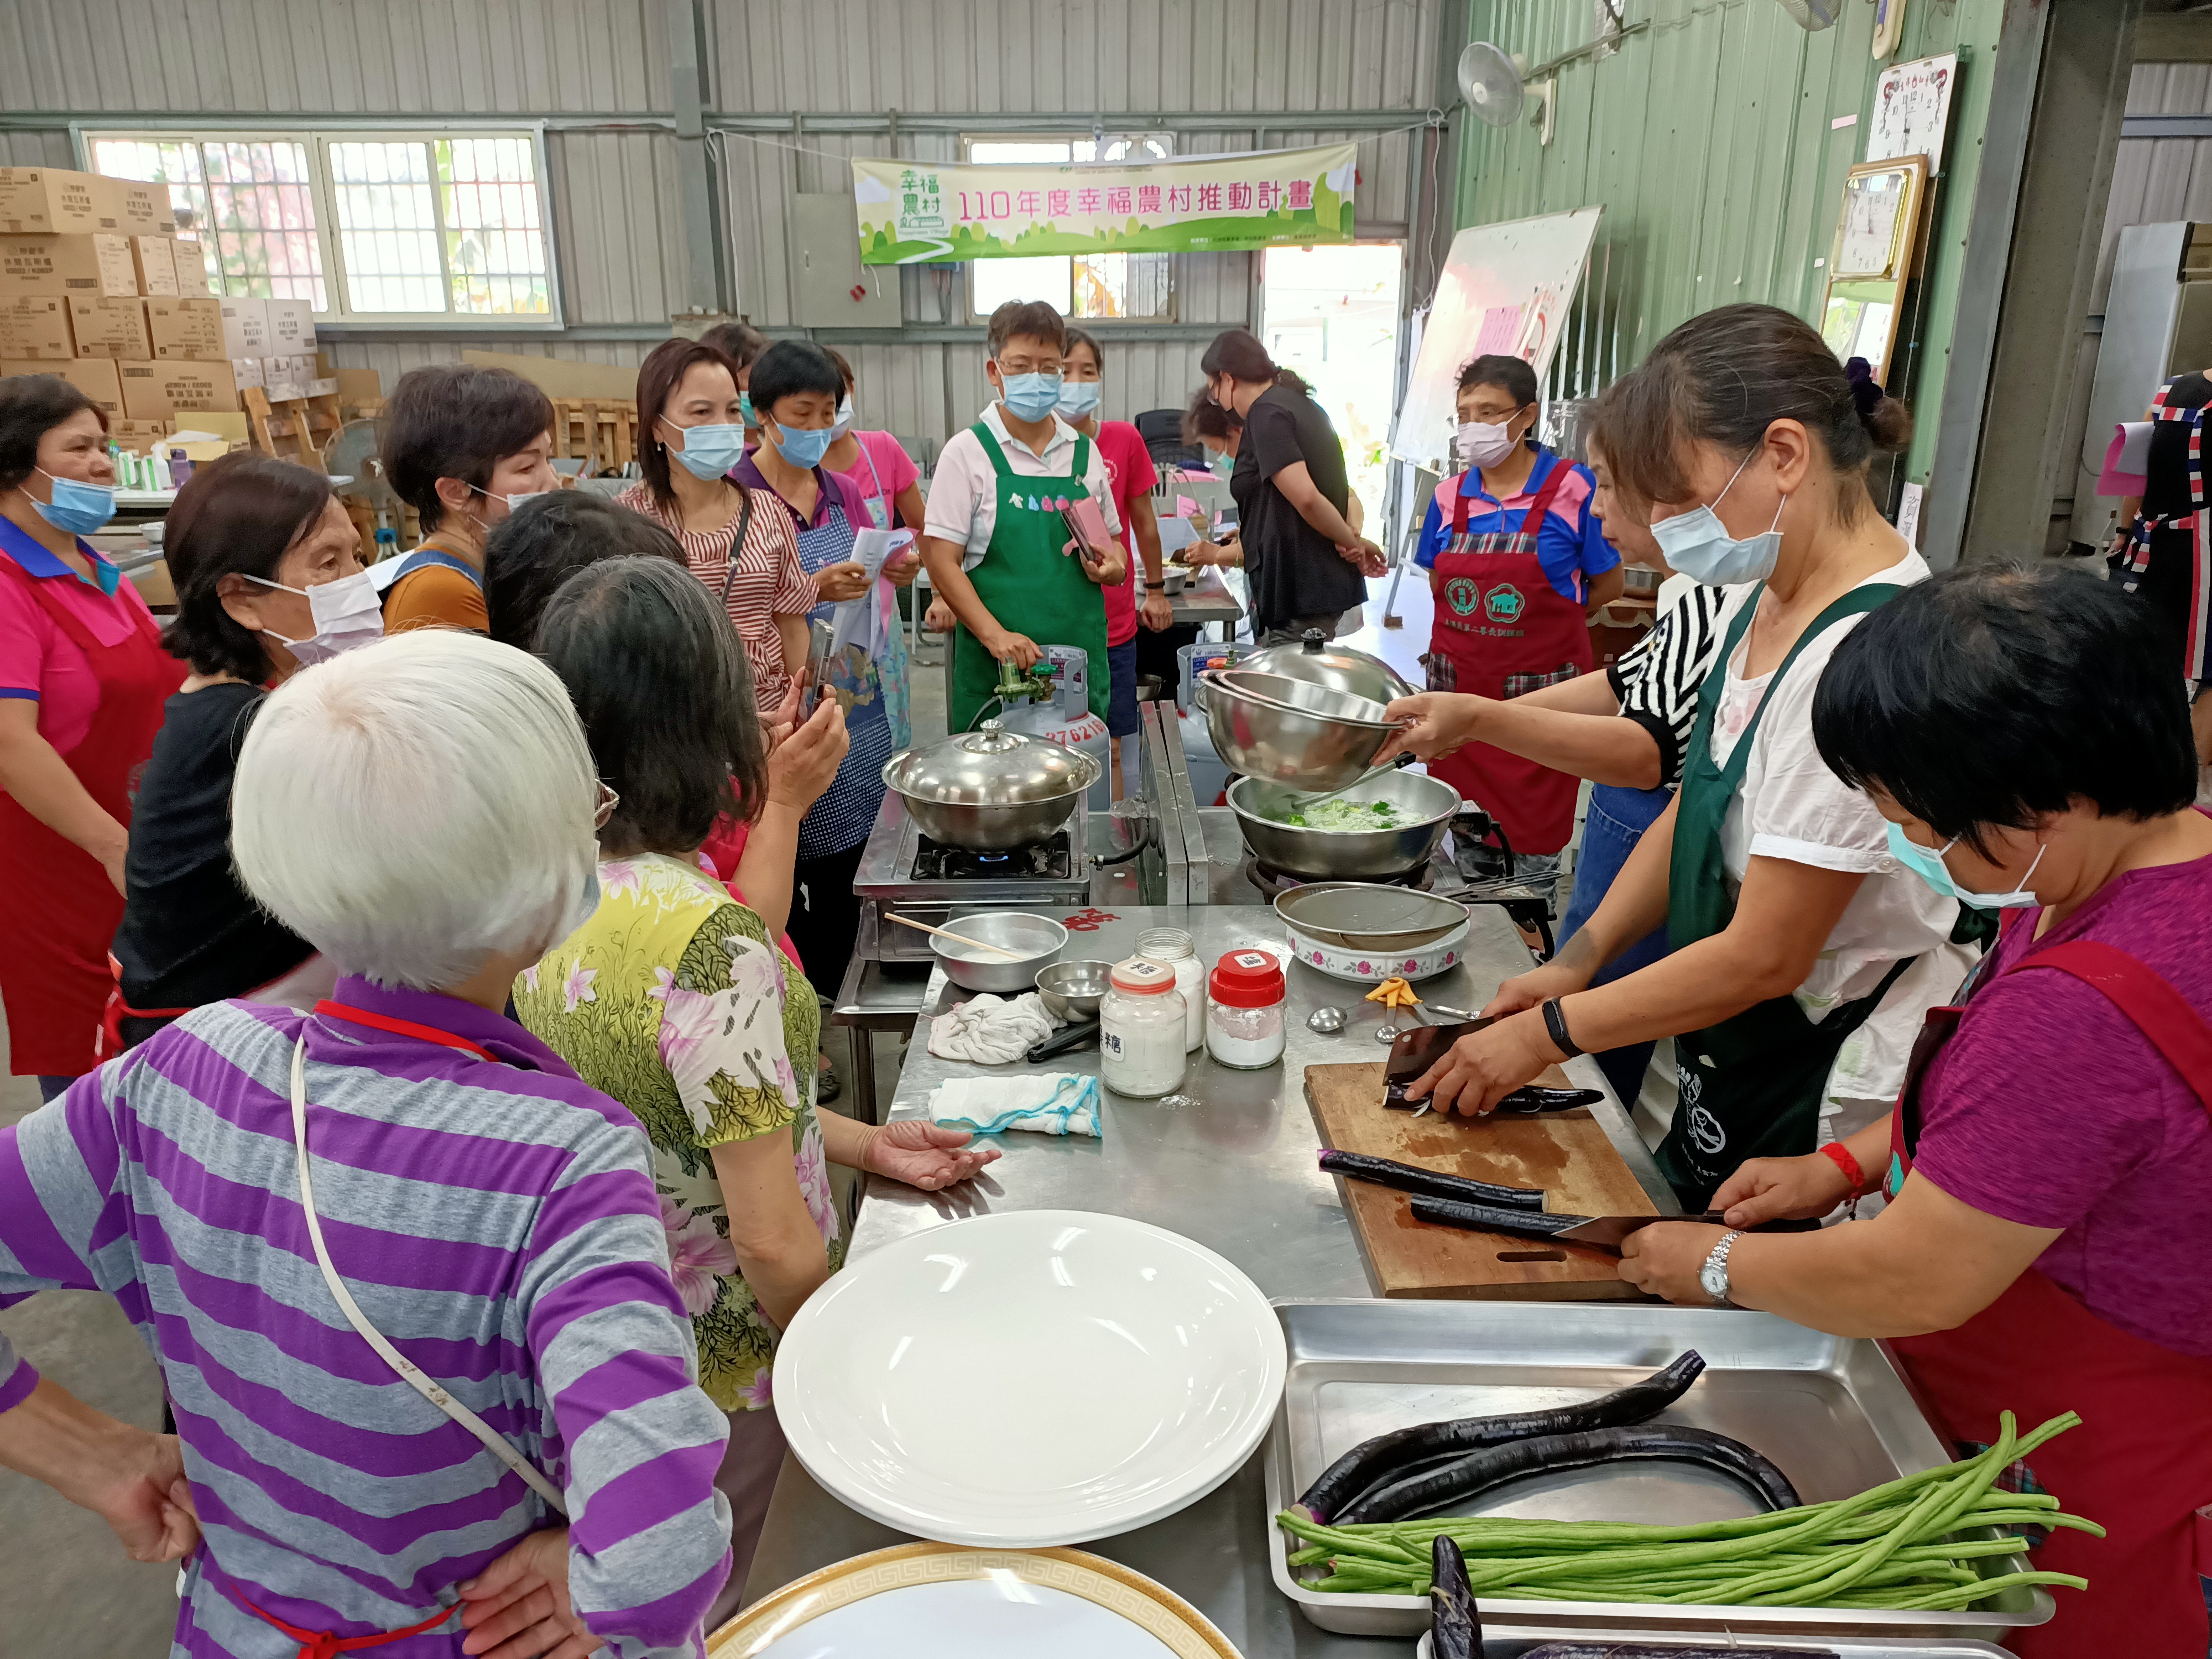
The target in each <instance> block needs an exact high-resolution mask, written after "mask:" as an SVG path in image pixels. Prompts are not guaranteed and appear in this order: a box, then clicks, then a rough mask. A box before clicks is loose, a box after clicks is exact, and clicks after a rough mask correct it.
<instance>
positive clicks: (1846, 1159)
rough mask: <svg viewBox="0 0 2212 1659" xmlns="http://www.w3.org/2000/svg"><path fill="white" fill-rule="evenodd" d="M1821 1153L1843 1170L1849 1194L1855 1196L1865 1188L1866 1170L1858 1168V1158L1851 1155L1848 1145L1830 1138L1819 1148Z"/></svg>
mask: <svg viewBox="0 0 2212 1659" xmlns="http://www.w3.org/2000/svg"><path fill="white" fill-rule="evenodd" d="M1820 1151H1821V1152H1822V1154H1823V1155H1824V1156H1826V1157H1828V1158H1833V1159H1834V1160H1835V1162H1836V1167H1837V1168H1838V1170H1842V1171H1843V1172H1844V1180H1846V1181H1848V1182H1850V1183H1851V1196H1852V1197H1853V1198H1857V1196H1858V1195H1859V1194H1862V1193H1863V1192H1865V1191H1866V1189H1867V1178H1866V1171H1865V1170H1862V1169H1861V1168H1859V1161H1858V1159H1857V1158H1853V1157H1852V1156H1851V1150H1850V1147H1848V1146H1844V1143H1843V1142H1842V1141H1840V1140H1832V1141H1830V1142H1829V1143H1828V1144H1827V1145H1826V1146H1823V1147H1821V1148H1820Z"/></svg>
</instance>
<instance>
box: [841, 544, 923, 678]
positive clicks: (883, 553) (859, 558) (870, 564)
mask: <svg viewBox="0 0 2212 1659" xmlns="http://www.w3.org/2000/svg"><path fill="white" fill-rule="evenodd" d="M913 541H914V532H912V531H911V530H856V531H854V532H853V557H854V561H855V562H858V563H859V564H860V568H862V569H864V570H866V572H867V573H868V591H867V592H865V593H863V594H861V595H860V598H859V599H847V600H846V601H845V602H844V603H843V604H842V605H839V606H838V607H837V608H836V610H835V611H832V612H831V613H830V638H829V648H830V649H831V650H832V651H836V652H842V651H843V650H845V649H846V648H847V647H848V646H857V647H860V650H861V651H862V652H863V653H865V654H866V656H867V658H868V659H869V660H870V661H873V660H874V659H876V658H878V657H880V656H881V655H883V653H884V642H885V641H887V640H889V639H890V635H891V630H892V629H895V628H896V627H897V626H898V593H897V592H896V589H895V588H893V586H891V582H890V578H889V577H887V576H885V575H884V566H885V565H886V564H888V563H890V561H891V560H893V559H895V558H896V557H897V556H899V555H900V554H902V553H904V552H905V551H906V550H907V549H908V547H909V546H910V545H911V544H913Z"/></svg>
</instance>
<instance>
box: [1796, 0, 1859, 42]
mask: <svg viewBox="0 0 2212 1659" xmlns="http://www.w3.org/2000/svg"><path fill="white" fill-rule="evenodd" d="M1781 6H1782V9H1783V10H1784V11H1786V12H1788V13H1789V14H1790V21H1791V22H1793V23H1795V24H1796V26H1797V27H1799V28H1801V29H1803V30H1804V31H1805V32H1806V33H1808V34H1818V33H1820V31H1821V30H1822V29H1832V28H1833V27H1835V26H1836V19H1837V18H1838V17H1840V16H1842V15H1843V12H1844V0H1781Z"/></svg>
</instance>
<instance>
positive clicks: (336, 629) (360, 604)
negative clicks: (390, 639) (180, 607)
mask: <svg viewBox="0 0 2212 1659" xmlns="http://www.w3.org/2000/svg"><path fill="white" fill-rule="evenodd" d="M246 580H248V581H250V582H259V583H260V584H261V586H264V587H273V588H276V590H277V591H278V592H284V593H297V594H299V595H300V596H301V598H302V599H306V600H307V614H308V615H309V616H311V617H313V618H314V620H315V631H314V632H313V634H311V635H308V636H307V638H306V639H303V640H288V639H286V638H285V637H284V636H283V635H282V634H278V633H276V632H273V631H272V630H270V629H265V628H264V629H261V630H260V631H261V632H263V633H264V634H267V635H269V637H270V639H272V640H274V641H276V642H277V644H279V645H281V646H283V647H284V648H285V649H286V650H287V651H289V652H290V653H292V656H293V658H294V659H295V661H297V662H298V663H299V665H300V666H301V667H302V668H306V667H308V666H311V665H313V664H315V663H319V662H328V661H329V660H330V659H331V658H332V657H337V656H343V654H344V653H347V652H349V651H351V650H353V649H354V648H355V647H356V646H363V645H368V644H369V643H371V642H372V641H376V640H380V639H382V638H383V637H384V596H383V595H382V594H380V593H379V592H377V591H376V584H375V582H374V581H373V580H371V579H370V577H369V573H368V571H366V570H361V571H356V572H355V573H354V574H352V575H350V576H341V577H339V578H338V579H337V580H336V581H334V582H319V583H317V584H316V585H315V586H313V587H287V586H284V584H283V582H272V581H270V580H269V579H268V578H267V577H265V576H248V577H247V578H246Z"/></svg>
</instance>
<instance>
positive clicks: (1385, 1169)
mask: <svg viewBox="0 0 2212 1659" xmlns="http://www.w3.org/2000/svg"><path fill="white" fill-rule="evenodd" d="M1321 1167H1322V1169H1324V1170H1328V1172H1329V1173H1330V1174H1331V1175H1340V1176H1344V1177H1345V1178H1346V1180H1348V1181H1366V1182H1373V1183H1374V1184H1375V1185H1376V1186H1378V1187H1395V1188H1397V1189H1398V1190H1399V1191H1400V1192H1401V1193H1425V1194H1427V1195H1428V1196H1430V1197H1431V1198H1454V1199H1458V1200H1462V1202H1464V1203H1468V1204H1487V1205H1490V1206H1493V1207H1495V1208H1498V1209H1505V1210H1530V1211H1535V1212H1541V1211H1542V1209H1543V1207H1544V1189H1543V1188H1541V1187H1500V1186H1498V1184H1497V1183H1496V1182H1489V1181H1476V1180H1474V1178H1473V1177H1471V1176H1455V1175H1450V1174H1448V1173H1446V1172H1445V1171H1444V1170H1425V1169H1423V1168H1421V1166H1420V1165H1419V1164H1401V1163H1399V1162H1398V1161H1397V1160H1396V1159H1395V1158H1370V1157H1369V1156H1368V1155H1367V1154H1366V1153H1364V1152H1338V1151H1337V1150H1336V1149H1335V1148H1334V1147H1333V1146H1324V1147H1322V1153H1321Z"/></svg>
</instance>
